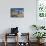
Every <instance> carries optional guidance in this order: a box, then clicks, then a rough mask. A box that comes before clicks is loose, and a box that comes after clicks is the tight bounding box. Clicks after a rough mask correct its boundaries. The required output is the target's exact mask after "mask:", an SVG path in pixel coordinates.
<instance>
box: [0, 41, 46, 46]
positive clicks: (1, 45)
mask: <svg viewBox="0 0 46 46" xmlns="http://www.w3.org/2000/svg"><path fill="white" fill-rule="evenodd" d="M0 46H4V43H3V42H2V43H1V42H0ZM7 46H15V43H12V42H11V43H8V45H7ZM21 46H22V45H21ZM24 46H25V45H24ZM30 46H37V43H33V42H32V43H30ZM41 46H46V43H44V44H43V45H41Z"/></svg>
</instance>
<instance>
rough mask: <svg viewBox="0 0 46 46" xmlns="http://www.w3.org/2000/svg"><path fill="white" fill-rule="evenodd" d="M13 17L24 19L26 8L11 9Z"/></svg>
mask: <svg viewBox="0 0 46 46" xmlns="http://www.w3.org/2000/svg"><path fill="white" fill-rule="evenodd" d="M11 17H24V8H11Z"/></svg>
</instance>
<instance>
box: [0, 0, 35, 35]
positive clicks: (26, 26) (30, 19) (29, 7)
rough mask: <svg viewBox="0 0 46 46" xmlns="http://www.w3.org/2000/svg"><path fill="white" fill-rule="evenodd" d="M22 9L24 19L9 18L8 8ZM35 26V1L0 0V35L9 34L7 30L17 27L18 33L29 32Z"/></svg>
mask: <svg viewBox="0 0 46 46" xmlns="http://www.w3.org/2000/svg"><path fill="white" fill-rule="evenodd" d="M18 7H20V8H21V7H22V8H24V18H11V17H10V8H18ZM32 24H36V0H0V34H3V33H5V32H10V30H9V28H11V27H16V26H18V27H19V32H30V36H32V32H33V31H32V29H31V28H30V26H31V25H32Z"/></svg>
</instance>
